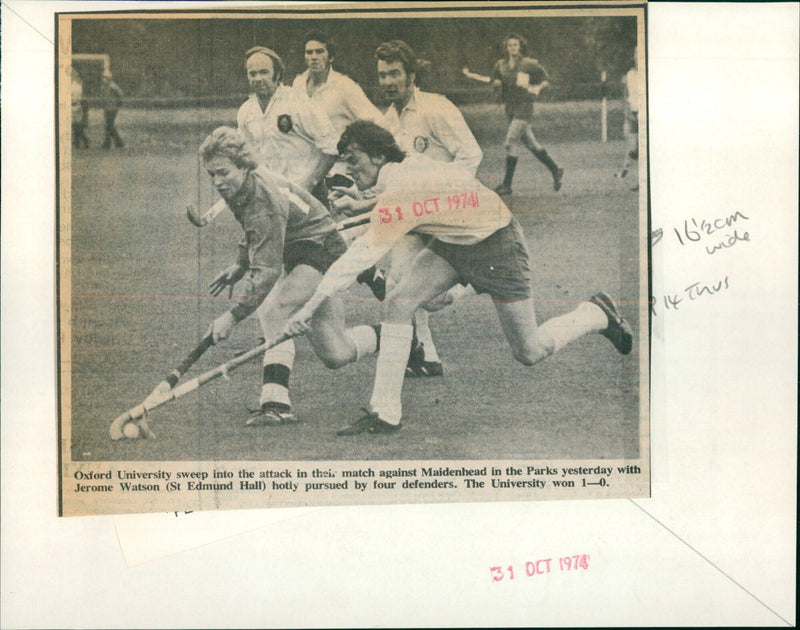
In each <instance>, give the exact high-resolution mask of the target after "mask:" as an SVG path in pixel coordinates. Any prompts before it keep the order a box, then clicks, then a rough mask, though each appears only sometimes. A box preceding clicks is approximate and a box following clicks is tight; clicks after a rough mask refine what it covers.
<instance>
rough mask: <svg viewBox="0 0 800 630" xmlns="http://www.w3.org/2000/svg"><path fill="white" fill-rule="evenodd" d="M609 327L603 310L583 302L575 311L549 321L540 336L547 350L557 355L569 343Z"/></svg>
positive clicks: (539, 331) (541, 327)
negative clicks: (550, 349)
mask: <svg viewBox="0 0 800 630" xmlns="http://www.w3.org/2000/svg"><path fill="white" fill-rule="evenodd" d="M607 326H608V318H607V317H606V314H605V313H604V312H603V311H602V309H601V308H600V307H599V306H597V305H595V304H592V303H591V302H581V303H580V304H578V306H577V307H576V308H575V310H574V311H572V312H570V313H566V314H564V315H559V316H558V317H553V318H552V319H548V320H547V321H546V322H545V323H544V324H542V325H541V326H539V330H538V333H537V334H538V335H539V338H540V340H541V343H542V344H543V345H544V346H545V347H546V348H548V349H549V348H552V353H553V354H555V353H556V352H558V351H559V350H561V348H563V347H564V346H566V345H567V344H568V343H571V342H573V341H575V340H576V339H578V338H580V337H583V336H584V335H587V334H589V333H596V332H600V331H601V330H605V329H606V327H607Z"/></svg>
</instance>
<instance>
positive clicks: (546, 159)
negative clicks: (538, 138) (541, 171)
mask: <svg viewBox="0 0 800 630" xmlns="http://www.w3.org/2000/svg"><path fill="white" fill-rule="evenodd" d="M531 153H533V154H534V155H535V156H536V159H538V160H539V161H540V162H541V163H542V164H544V165H545V166H546V167H547V170H548V171H550V172H551V173H552V174H553V175H555V174H556V172H557V171H558V164H556V163H555V162H554V161H553V158H551V157H550V154H549V153H548V152H547V149H544V148H542V149H540V150H539V151H531Z"/></svg>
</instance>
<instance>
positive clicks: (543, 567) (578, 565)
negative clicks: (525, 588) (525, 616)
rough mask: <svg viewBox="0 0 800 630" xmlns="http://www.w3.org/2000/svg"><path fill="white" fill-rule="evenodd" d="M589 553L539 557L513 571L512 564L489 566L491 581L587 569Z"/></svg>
mask: <svg viewBox="0 0 800 630" xmlns="http://www.w3.org/2000/svg"><path fill="white" fill-rule="evenodd" d="M588 570H589V554H586V553H584V554H576V555H574V556H562V557H560V558H541V559H539V560H529V561H528V562H526V563H525V564H524V565H522V566H520V567H519V568H518V569H517V571H516V572H515V571H514V565H513V564H509V565H508V566H506V567H503V566H498V567H489V572H490V574H491V578H492V582H502V581H503V580H513V579H514V578H515V577H517V576H520V577H521V576H525V577H534V576H536V575H544V574H546V573H554V572H556V571H588Z"/></svg>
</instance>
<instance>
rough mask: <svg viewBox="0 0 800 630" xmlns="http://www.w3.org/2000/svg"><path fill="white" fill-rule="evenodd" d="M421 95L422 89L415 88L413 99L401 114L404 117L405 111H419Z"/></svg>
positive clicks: (412, 93)
mask: <svg viewBox="0 0 800 630" xmlns="http://www.w3.org/2000/svg"><path fill="white" fill-rule="evenodd" d="M419 93H420V89H419V88H418V87H416V86H415V87H414V90H413V91H412V92H411V98H410V99H408V103H406V106H405V107H404V108H403V111H401V112H400V114H401V115H402V114H403V112H404V111H406V110H409V111H415V110H416V109H417V95H418V94H419Z"/></svg>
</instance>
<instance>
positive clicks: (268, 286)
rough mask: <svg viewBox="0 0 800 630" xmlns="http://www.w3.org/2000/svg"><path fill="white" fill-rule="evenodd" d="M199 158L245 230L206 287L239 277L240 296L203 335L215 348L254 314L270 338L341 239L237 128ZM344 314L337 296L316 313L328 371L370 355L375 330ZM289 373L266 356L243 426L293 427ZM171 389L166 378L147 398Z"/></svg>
mask: <svg viewBox="0 0 800 630" xmlns="http://www.w3.org/2000/svg"><path fill="white" fill-rule="evenodd" d="M200 155H201V158H202V161H203V164H204V166H205V168H206V170H207V171H208V174H209V177H211V181H212V183H213V185H214V187H215V188H216V189H217V191H218V192H219V194H220V195H221V196H222V198H223V199H224V200H225V201H226V202H227V205H228V208H230V210H231V212H233V215H234V216H235V217H236V220H237V221H238V222H239V224H240V225H241V226H242V230H243V231H244V238H243V240H242V241H241V242H240V244H239V248H238V253H237V257H236V262H235V263H234V264H233V265H231V266H230V267H228V268H227V269H225V270H224V271H223V272H222V273H220V274H219V275H218V276H217V277H216V278H214V280H213V281H212V282H211V283H210V285H209V288H210V293H211V294H212V295H215V296H216V295H219V294H221V293H222V292H223V291H224V290H225V289H226V288H230V289H231V290H232V288H233V285H234V284H236V283H237V282H239V281H240V280H241V281H243V283H244V292H243V294H242V295H241V297H240V298H239V299H238V300H237V301H236V304H235V305H234V306H233V308H231V309H230V310H229V311H227V312H225V313H224V314H223V315H221V316H219V317H218V318H217V319H215V320H214V322H213V323H212V324H211V326H210V327H209V330H208V332H207V333H206V334H207V335H209V334H210V335H212V339H213V342H214V343H215V344H216V343H218V342H219V341H222V340H224V339H226V338H227V337H228V336H229V335H230V333H231V330H232V329H233V327H234V325H236V324H237V323H238V322H240V321H242V320H243V319H245V318H246V317H247V316H248V315H250V314H251V313H252V312H253V311H256V312H257V314H258V318H259V322H260V323H261V329H262V331H263V333H264V337H265V338H266V339H274V338H276V337H277V336H278V334H279V333H280V332H281V330H282V328H283V325H284V322H285V321H286V319H287V317H288V316H289V315H291V313H292V312H294V311H295V310H296V309H297V308H299V307H300V306H301V305H302V304H303V303H304V302H305V301H306V300H307V299H308V298H309V296H310V295H311V294H312V293H313V292H314V289H315V288H316V286H317V283H318V282H319V280H320V279H321V278H322V274H324V273H325V271H327V269H328V268H329V267H330V265H331V264H332V263H333V261H334V260H336V258H338V257H339V256H340V255H341V254H342V253H343V252H344V251H345V250H346V246H345V244H344V241H342V238H341V237H340V236H339V233H338V232H337V231H336V224H335V223H334V221H333V219H332V218H331V216H330V214H329V213H328V211H327V209H326V208H325V207H324V206H323V205H322V204H321V203H320V202H319V201H317V200H316V199H315V198H314V197H313V196H312V195H311V194H309V193H308V192H307V191H305V190H303V189H302V188H301V187H299V186H297V185H296V184H293V183H292V182H290V181H288V180H286V179H284V178H283V177H281V176H280V175H276V174H274V173H271V172H270V171H269V170H267V168H266V167H264V166H263V165H261V164H257V160H256V157H255V154H254V151H253V150H252V148H251V147H250V146H249V144H248V143H247V141H246V140H245V138H244V137H243V134H241V133H240V132H239V131H237V130H235V129H231V128H230V127H219V128H217V129H215V130H214V132H213V133H212V134H211V135H210V136H208V137H207V138H206V139H205V141H204V142H203V144H202V145H201V146H200ZM284 270H285V275H283V276H282V275H281V272H282V271H284ZM344 314H345V313H344V304H343V303H342V301H341V300H340V299H335V300H330V301H328V302H327V303H326V304H324V305H322V307H321V308H320V309H319V310H318V311H317V315H316V316H315V325H316V327H317V330H316V332H315V333H314V334H312V336H311V343H312V345H313V346H314V348H315V350H316V351H317V353H318V354H319V355H320V356H323V357H325V364H326V365H327V366H328V367H338V366H339V365H344V364H346V363H350V362H352V361H355V360H356V359H357V358H358V357H359V356H363V354H367V353H371V352H375V347H376V342H377V336H376V332H375V330H374V329H373V328H372V327H370V326H359V327H356V328H353V329H349V330H348V329H345V322H344ZM282 345H283V344H282ZM278 347H280V346H278ZM292 350H293V348H292ZM292 354H293V353H292ZM290 369H291V366H287V365H285V364H281V363H275V362H274V361H272V360H271V359H270V358H265V360H264V369H263V373H264V376H263V385H262V388H261V397H260V406H259V409H257V410H256V411H255V412H253V414H252V415H251V416H250V418H249V419H248V420H247V425H249V426H261V425H278V424H291V423H294V422H297V419H296V417H295V415H294V414H293V413H292V412H291V403H290V401H289V397H288V389H287V388H288V385H289V375H290ZM169 389H170V385H169V383H168V382H166V381H164V382H162V383H160V384H159V386H158V387H157V388H156V391H155V392H154V394H153V395H155V396H157V395H158V394H159V393H166V392H168V391H169Z"/></svg>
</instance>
